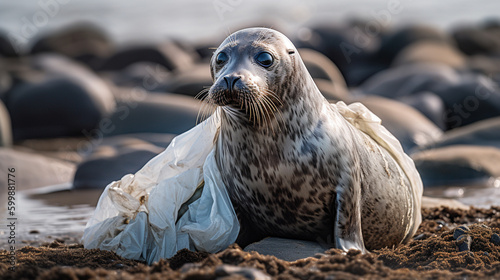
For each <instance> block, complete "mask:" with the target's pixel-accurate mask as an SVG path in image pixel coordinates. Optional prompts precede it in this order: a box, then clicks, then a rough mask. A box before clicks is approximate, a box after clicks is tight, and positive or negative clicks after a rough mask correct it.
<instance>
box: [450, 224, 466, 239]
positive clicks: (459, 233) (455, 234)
mask: <svg viewBox="0 0 500 280" xmlns="http://www.w3.org/2000/svg"><path fill="white" fill-rule="evenodd" d="M469 231H470V229H469V227H467V226H466V225H462V226H459V227H457V228H455V230H454V231H453V239H455V240H457V239H458V238H459V237H460V236H462V235H464V234H466V233H468V232H469Z"/></svg>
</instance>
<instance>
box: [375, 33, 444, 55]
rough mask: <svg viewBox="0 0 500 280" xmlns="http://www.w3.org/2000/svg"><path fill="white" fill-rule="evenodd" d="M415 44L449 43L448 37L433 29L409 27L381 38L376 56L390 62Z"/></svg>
mask: <svg viewBox="0 0 500 280" xmlns="http://www.w3.org/2000/svg"><path fill="white" fill-rule="evenodd" d="M417 42H439V43H450V42H451V39H450V38H449V36H448V35H447V34H446V33H445V32H443V31H441V30H439V29H436V28H435V27H431V26H425V25H410V26H405V27H401V28H399V29H396V30H394V31H392V32H389V33H388V34H386V35H385V36H383V37H382V41H381V43H380V48H379V50H378V52H377V55H379V56H381V57H384V58H385V59H387V60H389V61H392V60H393V59H394V58H395V57H396V56H397V55H398V54H399V53H400V52H401V51H402V50H403V49H405V48H406V47H407V46H409V45H411V44H414V43H417Z"/></svg>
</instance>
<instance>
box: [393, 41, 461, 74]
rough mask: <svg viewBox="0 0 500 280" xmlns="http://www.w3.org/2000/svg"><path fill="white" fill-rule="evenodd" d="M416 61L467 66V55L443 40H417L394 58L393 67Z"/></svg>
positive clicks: (458, 67) (459, 66)
mask: <svg viewBox="0 0 500 280" xmlns="http://www.w3.org/2000/svg"><path fill="white" fill-rule="evenodd" d="M416 63H436V64H444V65H448V66H450V67H453V68H457V69H460V68H465V67H466V57H465V56H464V55H463V54H462V53H461V52H460V51H459V50H457V49H456V48H455V47H453V46H452V45H450V44H446V43H442V42H428V41H424V42H417V43H413V44H411V45H408V46H407V47H405V48H404V49H403V50H401V51H400V52H399V54H398V55H397V56H396V57H395V58H394V61H393V62H392V65H393V67H397V66H400V65H407V64H416Z"/></svg>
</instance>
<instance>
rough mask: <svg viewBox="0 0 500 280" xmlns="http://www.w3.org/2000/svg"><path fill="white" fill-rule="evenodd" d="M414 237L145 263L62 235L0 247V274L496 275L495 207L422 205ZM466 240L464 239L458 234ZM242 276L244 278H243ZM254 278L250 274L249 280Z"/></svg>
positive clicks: (184, 254) (499, 269) (185, 255)
mask: <svg viewBox="0 0 500 280" xmlns="http://www.w3.org/2000/svg"><path fill="white" fill-rule="evenodd" d="M423 218H424V220H423V222H422V225H421V226H420V228H419V230H418V232H417V234H416V235H415V237H414V239H413V240H412V241H411V242H410V243H408V244H405V245H401V246H398V247H397V248H385V249H381V250H377V251H374V252H372V253H371V254H366V255H362V254H360V253H359V252H358V251H354V250H351V251H349V252H347V253H343V252H342V251H340V250H337V249H330V250H328V251H326V252H325V253H324V254H318V255H316V256H315V257H311V258H307V259H301V260H298V261H295V262H287V261H283V260H280V259H277V258H276V257H273V256H265V255H260V254H258V253H256V252H250V253H246V252H244V251H242V250H241V248H239V247H238V246H236V245H234V246H232V247H230V248H228V249H226V250H224V251H222V252H220V253H217V254H208V253H202V252H190V251H188V250H181V251H179V252H178V253H177V254H176V255H175V256H174V257H172V258H171V259H168V260H161V261H160V262H158V263H154V264H153V265H151V266H148V265H146V264H144V263H141V262H138V261H133V260H127V259H123V258H121V257H119V256H117V255H116V254H114V253H112V252H109V251H101V250H96V249H94V250H86V249H84V248H83V246H82V245H81V244H78V243H75V244H68V242H67V241H65V239H58V241H53V242H50V243H45V244H43V245H42V246H40V247H32V246H26V247H23V248H21V249H20V250H18V251H17V252H16V261H17V264H16V266H15V271H11V270H10V268H11V267H10V266H9V264H8V263H9V258H10V256H9V251H6V250H2V251H0V278H1V279H97V278H99V277H100V278H103V277H104V278H106V279H140V278H146V277H148V278H149V279H180V278H183V279H219V278H222V277H224V276H228V275H230V276H231V277H232V278H231V279H262V278H258V277H265V275H269V276H270V277H271V278H273V279H325V278H327V277H328V278H332V279H337V278H338V279H464V278H467V279H499V278H500V243H497V244H495V242H496V239H495V238H496V237H494V235H495V234H496V236H497V237H498V235H500V207H498V206H497V207H491V208H490V209H481V208H471V209H469V210H458V209H450V208H446V207H442V208H428V209H424V210H423ZM461 225H467V226H468V228H469V229H470V230H469V231H468V232H467V233H466V235H468V236H470V240H469V241H470V244H469V245H470V250H467V249H465V250H464V251H462V252H459V250H460V246H462V245H460V244H461V243H460V241H458V242H457V240H455V239H454V236H453V235H454V233H455V228H456V227H458V226H461ZM457 239H458V240H460V239H465V238H460V237H459V238H457ZM68 240H69V239H68ZM245 277H248V278H245ZM252 277H253V278H252Z"/></svg>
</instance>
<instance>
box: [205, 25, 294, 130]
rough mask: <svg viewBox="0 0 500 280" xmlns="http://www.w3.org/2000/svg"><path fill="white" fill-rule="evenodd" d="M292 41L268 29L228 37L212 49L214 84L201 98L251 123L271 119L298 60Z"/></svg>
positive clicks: (253, 29)
mask: <svg viewBox="0 0 500 280" xmlns="http://www.w3.org/2000/svg"><path fill="white" fill-rule="evenodd" d="M296 56H298V53H297V50H296V48H295V47H294V46H293V44H292V42H290V40H289V39H288V38H287V37H285V36H284V35H283V34H281V33H279V32H277V31H275V30H272V29H267V28H249V29H243V30H240V31H237V32H235V33H233V34H231V35H230V36H229V37H227V38H226V39H225V40H224V41H223V42H222V44H221V45H220V46H219V48H217V50H216V51H215V52H214V55H213V57H212V60H211V67H210V70H211V74H212V79H213V81H214V84H213V85H212V87H211V88H210V89H209V90H208V92H207V94H206V97H205V98H204V99H205V101H207V102H208V103H209V104H211V105H216V106H220V107H221V108H222V109H223V111H224V112H225V113H227V114H229V115H232V116H239V117H241V118H240V119H244V120H248V121H250V122H252V123H254V124H259V123H262V122H263V121H266V120H270V118H271V116H272V115H273V112H275V111H276V110H277V108H279V107H280V106H281V105H282V99H283V96H281V95H282V94H283V93H284V92H287V91H286V90H285V91H284V90H283V85H285V84H287V85H289V84H290V83H289V81H288V80H289V78H290V77H291V76H292V75H293V73H292V72H293V71H295V69H296V68H297V66H296V65H298V64H297V62H298V61H300V59H298V58H296Z"/></svg>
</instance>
